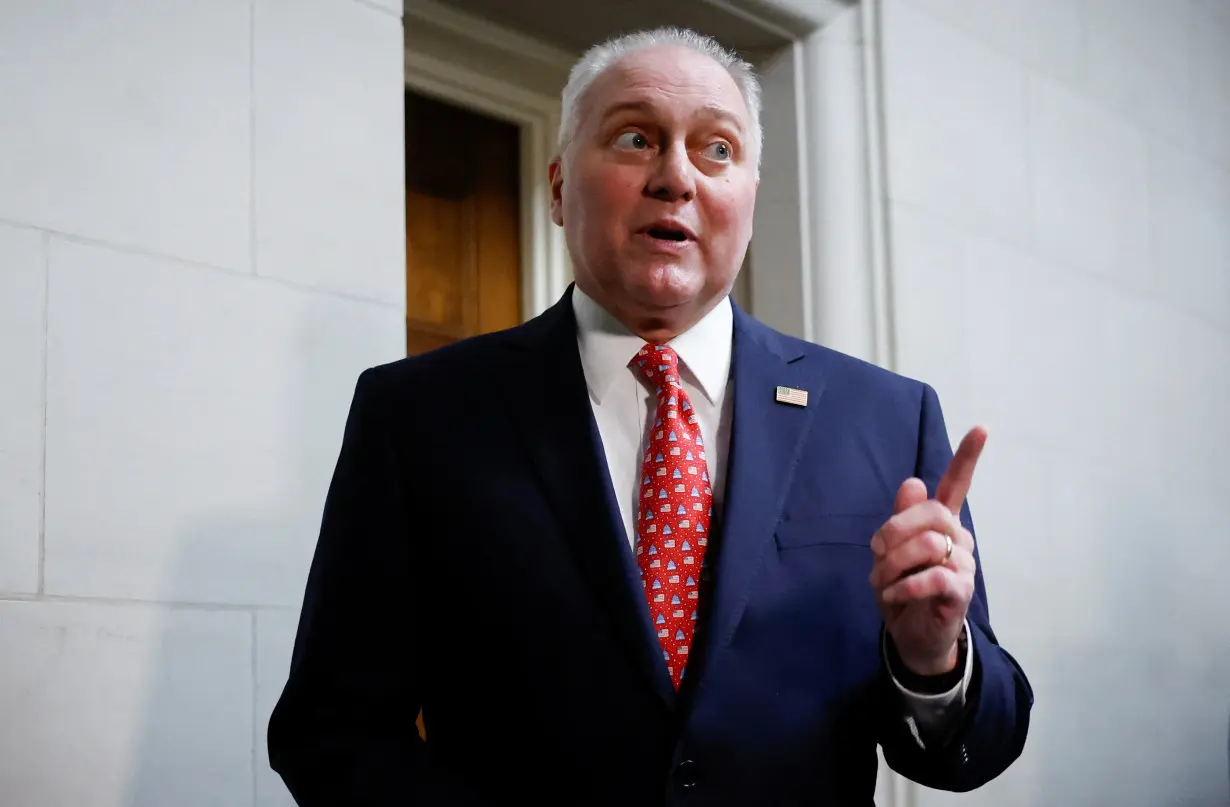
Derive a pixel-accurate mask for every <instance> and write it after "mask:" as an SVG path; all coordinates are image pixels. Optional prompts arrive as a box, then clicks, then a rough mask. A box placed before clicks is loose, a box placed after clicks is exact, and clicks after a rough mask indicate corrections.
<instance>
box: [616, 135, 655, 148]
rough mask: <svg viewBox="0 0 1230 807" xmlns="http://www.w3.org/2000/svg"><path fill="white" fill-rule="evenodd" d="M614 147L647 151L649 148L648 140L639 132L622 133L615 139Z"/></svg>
mask: <svg viewBox="0 0 1230 807" xmlns="http://www.w3.org/2000/svg"><path fill="white" fill-rule="evenodd" d="M615 145H617V146H619V147H620V148H626V149H635V150H638V151H639V150H641V149H647V148H649V138H647V137H645V135H643V134H641V133H640V132H624V133H623V134H621V135H620V136H619V137H617V138H615Z"/></svg>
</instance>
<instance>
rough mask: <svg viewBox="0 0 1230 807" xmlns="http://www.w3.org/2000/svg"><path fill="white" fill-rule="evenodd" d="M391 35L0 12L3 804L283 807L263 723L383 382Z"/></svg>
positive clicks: (390, 244) (69, 4) (391, 266)
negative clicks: (332, 512) (340, 482)
mask: <svg viewBox="0 0 1230 807" xmlns="http://www.w3.org/2000/svg"><path fill="white" fill-rule="evenodd" d="M400 17H401V3H400V2H399V0H379V2H359V1H358V0H209V2H204V3H202V2H195V1H194V0H157V1H156V2H155V1H154V0H107V2H97V1H96V0H9V2H5V3H0V98H2V99H4V100H3V103H0V378H2V379H3V383H0V648H3V656H4V662H3V663H2V664H0V714H2V715H3V719H2V720H0V802H2V803H4V804H6V805H7V804H12V805H22V807H65V805H73V807H119V806H120V805H149V806H150V807H165V805H175V807H195V806H197V805H200V806H203V805H227V806H228V807H232V806H238V805H261V806H262V807H268V806H270V805H284V804H290V800H289V796H287V795H286V794H285V791H284V789H283V788H282V787H281V784H280V782H279V781H278V780H277V777H276V775H274V774H272V772H270V771H269V769H268V763H267V758H266V754H265V744H264V731H265V724H266V721H267V718H268V714H269V712H270V710H271V709H272V706H273V702H274V700H275V699H276V697H277V695H278V693H279V691H280V688H281V684H282V682H283V680H284V678H285V674H286V665H287V663H288V659H289V653H290V642H291V639H292V637H293V631H294V627H295V622H296V616H297V608H298V605H299V602H300V599H301V597H302V586H303V582H304V579H305V576H306V570H307V565H308V562H309V560H310V557H311V552H312V549H313V547H314V544H315V537H316V530H317V528H318V522H319V514H320V508H321V505H322V503H323V501H324V493H325V489H326V485H327V483H328V479H329V477H330V474H331V472H332V468H333V463H334V461H335V459H336V455H337V449H338V447H339V445H340V440H341V431H342V427H343V425H344V421H345V415H346V409H347V406H348V404H349V400H350V396H351V393H352V391H353V385H354V382H355V379H356V377H357V375H358V373H359V372H361V371H362V370H363V369H364V368H365V367H368V366H370V365H372V364H376V363H380V362H384V361H388V360H391V359H394V358H396V357H397V356H399V355H401V354H402V353H403V344H404V341H403V340H404V331H403V311H404V301H403V296H404V293H405V292H404V260H405V259H404V251H405V245H404V237H403V233H404V226H403V220H402V219H403V216H404V182H403V176H404V169H403V161H404V152H403V133H402V129H403V120H402V90H403V87H402V60H403V56H402V52H403V51H402V40H403V38H402V25H401V19H400Z"/></svg>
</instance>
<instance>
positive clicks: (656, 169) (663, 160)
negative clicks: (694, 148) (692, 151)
mask: <svg viewBox="0 0 1230 807" xmlns="http://www.w3.org/2000/svg"><path fill="white" fill-rule="evenodd" d="M692 171H693V166H692V161H691V160H689V159H688V153H687V149H686V148H685V147H684V145H683V144H682V143H675V144H672V146H671V147H670V148H668V149H663V150H662V151H661V152H659V156H658V159H657V160H655V161H654V163H653V171H652V172H651V173H650V175H649V179H648V180H647V181H646V183H645V195H646V196H651V197H653V198H654V199H659V200H661V201H664V202H678V201H684V202H688V201H691V200H692V197H693V196H695V195H696V178H695V176H693V173H692Z"/></svg>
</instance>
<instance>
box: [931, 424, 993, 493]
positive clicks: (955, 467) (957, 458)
mask: <svg viewBox="0 0 1230 807" xmlns="http://www.w3.org/2000/svg"><path fill="white" fill-rule="evenodd" d="M986 443H987V430H986V427H985V426H975V427H974V428H972V429H970V430H969V432H968V433H967V434H966V435H965V437H964V438H962V440H961V445H959V446H958V447H957V453H956V454H954V455H953V458H952V462H950V463H948V470H946V471H945V472H944V476H943V477H942V478H941V479H940V483H939V485H937V486H936V489H935V498H936V499H937V500H938V501H939V502H940V503H941V504H943V505H944V506H945V507H947V508H948V509H949V510H951V511H952V512H953V513H954V514H957V515H959V514H960V513H961V505H963V504H965V497H966V495H967V494H968V493H969V489H970V485H971V484H973V481H974V466H975V465H977V464H978V457H979V455H980V454H982V447H983V446H985V445H986Z"/></svg>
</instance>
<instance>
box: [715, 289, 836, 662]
mask: <svg viewBox="0 0 1230 807" xmlns="http://www.w3.org/2000/svg"><path fill="white" fill-rule="evenodd" d="M732 350H733V353H732V357H731V372H732V373H733V375H734V402H733V403H734V419H733V426H732V429H731V444H730V456H729V458H728V461H727V465H726V467H727V468H728V469H729V471H728V473H727V479H726V504H725V507H724V508H723V509H724V511H725V512H724V513H723V519H722V524H721V536H720V541H721V543H720V548H719V553H720V554H719V557H718V563H717V570H716V573H717V579H716V585H715V587H714V589H713V596H714V598H715V599H714V602H713V603H712V610H711V611H710V614H711V617H710V620H711V621H710V625H709V635H710V637H711V641H712V645H711V648H710V658H713V659H714V660H716V658H715V657H716V655H717V654H718V653H720V651H721V649H722V648H723V647H725V646H726V645H727V644H728V643H729V642H730V639H731V637H732V636H733V635H734V632H735V628H736V627H737V626H738V624H739V619H740V618H741V617H742V615H743V609H744V606H745V605H746V604H747V599H748V594H749V588H750V587H751V585H752V582H753V579H754V577H755V575H756V572H757V570H758V569H759V566H760V561H761V556H762V554H763V552H764V551H765V548H766V547H767V546H768V545H769V544H770V543H771V541H772V537H773V532H774V529H775V527H776V526H777V522H778V520H779V519H780V517H781V510H782V507H783V505H784V503H785V500H786V495H787V493H788V492H789V490H790V483H791V479H792V477H793V474H794V469H795V466H796V465H797V464H798V461H799V457H800V455H801V453H802V449H803V444H804V442H805V441H806V438H807V433H808V429H809V428H810V426H811V422H812V415H813V413H814V412H815V410H816V408H817V406H818V399H819V398H820V396H821V395H822V394H823V392H824V384H823V381H821V380H820V376H819V374H818V373H817V371H816V368H815V367H814V366H812V367H805V366H804V365H805V362H806V360H805V359H804V356H803V353H802V352H801V351H799V350H798V349H797V348H793V347H792V346H790V344H789V342H788V341H787V340H785V339H783V338H782V337H781V336H779V335H778V334H777V333H776V332H775V331H773V330H771V329H769V328H768V327H767V326H765V325H762V324H761V323H759V322H757V321H756V320H754V319H752V318H751V317H749V316H748V315H747V314H744V313H743V312H742V311H740V310H739V309H738V308H736V309H735V328H734V345H733V348H732ZM778 386H783V387H791V388H794V389H801V390H806V391H807V393H808V402H807V406H795V405H791V404H787V403H779V402H778V401H777V399H776V395H775V391H776V388H777V387H778Z"/></svg>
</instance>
